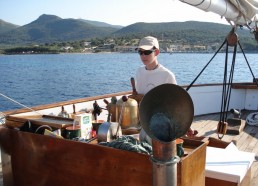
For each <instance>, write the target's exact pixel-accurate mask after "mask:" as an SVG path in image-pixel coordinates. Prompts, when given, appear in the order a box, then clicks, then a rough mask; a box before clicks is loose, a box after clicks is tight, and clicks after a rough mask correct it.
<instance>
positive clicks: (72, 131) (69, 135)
mask: <svg viewBox="0 0 258 186" xmlns="http://www.w3.org/2000/svg"><path fill="white" fill-rule="evenodd" d="M77 137H81V127H80V126H78V125H77V126H69V127H66V128H65V138H66V139H73V138H77Z"/></svg>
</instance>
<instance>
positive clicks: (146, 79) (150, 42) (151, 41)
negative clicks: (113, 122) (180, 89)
mask: <svg viewBox="0 0 258 186" xmlns="http://www.w3.org/2000/svg"><path fill="white" fill-rule="evenodd" d="M137 50H138V53H139V55H140V58H141V61H142V63H143V64H144V66H141V67H139V68H138V70H137V71H136V90H137V92H138V94H146V93H147V92H148V91H150V90H151V89H152V88H154V87H156V86H158V85H161V84H165V83H172V84H177V82H176V78H175V75H174V74H173V73H172V72H171V71H170V70H168V69H167V68H165V67H164V66H163V65H161V64H160V63H159V62H158V55H159V53H160V50H159V43H158V40H157V38H155V37H152V36H147V37H144V38H143V39H141V40H140V43H139V46H138V48H137Z"/></svg>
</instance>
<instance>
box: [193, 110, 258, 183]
mask: <svg viewBox="0 0 258 186" xmlns="http://www.w3.org/2000/svg"><path fill="white" fill-rule="evenodd" d="M252 112H257V111H244V112H243V111H242V116H241V119H243V120H245V119H246V117H247V116H248V114H250V113H252ZM230 117H231V116H230V115H229V116H228V118H230ZM219 118H220V114H209V115H203V116H197V117H195V118H194V121H193V123H192V125H191V127H192V129H194V130H198V132H199V133H198V136H206V137H213V138H216V139H218V135H217V133H216V130H217V124H218V121H219ZM222 140H223V141H226V142H231V141H234V143H235V144H236V146H237V148H238V149H239V150H240V151H245V152H253V153H255V160H254V162H253V164H252V175H251V184H250V186H256V185H257V183H258V148H257V146H258V127H257V126H250V125H247V124H246V125H245V128H244V129H243V131H242V132H241V133H240V134H239V135H233V134H226V135H224V137H223V138H222Z"/></svg>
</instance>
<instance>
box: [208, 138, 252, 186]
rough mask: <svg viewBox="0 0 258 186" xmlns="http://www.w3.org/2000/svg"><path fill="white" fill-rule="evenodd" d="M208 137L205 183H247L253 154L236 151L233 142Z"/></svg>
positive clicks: (234, 185)
mask: <svg viewBox="0 0 258 186" xmlns="http://www.w3.org/2000/svg"><path fill="white" fill-rule="evenodd" d="M210 139H211V142H210V144H209V146H208V147H207V158H206V168H205V171H206V173H205V174H206V176H205V185H209V186H218V185H219V186H246V185H249V184H250V178H251V165H252V163H253V161H254V157H255V154H254V153H248V152H242V151H238V149H236V147H235V146H234V144H229V143H225V142H222V141H221V142H220V140H215V139H212V138H210Z"/></svg>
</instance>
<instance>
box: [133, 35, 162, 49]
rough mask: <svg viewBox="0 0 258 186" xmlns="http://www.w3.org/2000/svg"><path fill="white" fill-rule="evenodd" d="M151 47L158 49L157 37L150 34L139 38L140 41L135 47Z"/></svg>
mask: <svg viewBox="0 0 258 186" xmlns="http://www.w3.org/2000/svg"><path fill="white" fill-rule="evenodd" d="M153 47H155V48H157V49H159V42H158V40H157V38H155V37H152V36H147V37H144V38H142V39H141V40H140V43H139V46H138V48H137V49H139V48H141V49H144V50H151V49H153Z"/></svg>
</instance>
